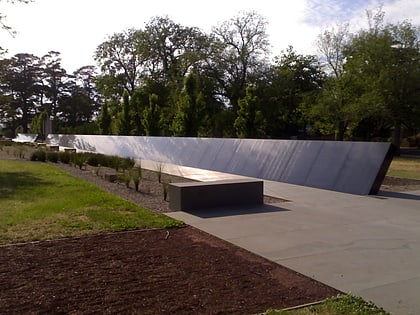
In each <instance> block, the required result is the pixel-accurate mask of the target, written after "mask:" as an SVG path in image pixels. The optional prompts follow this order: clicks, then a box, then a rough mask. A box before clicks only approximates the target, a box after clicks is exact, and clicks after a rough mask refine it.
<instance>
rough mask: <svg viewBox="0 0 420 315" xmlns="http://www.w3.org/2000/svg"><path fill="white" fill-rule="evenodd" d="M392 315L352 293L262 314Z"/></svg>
mask: <svg viewBox="0 0 420 315" xmlns="http://www.w3.org/2000/svg"><path fill="white" fill-rule="evenodd" d="M310 314H317V315H349V314H352V315H390V313H388V312H386V311H385V310H384V309H382V308H379V307H377V306H376V305H375V304H373V303H372V302H366V301H364V300H363V299H362V298H361V297H357V296H354V295H351V294H347V295H339V296H336V297H332V298H328V299H326V300H325V301H324V302H323V303H320V304H317V305H313V306H308V307H304V308H297V309H291V310H267V311H266V312H265V313H263V314H262V315H310Z"/></svg>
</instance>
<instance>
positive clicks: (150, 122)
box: [142, 94, 161, 136]
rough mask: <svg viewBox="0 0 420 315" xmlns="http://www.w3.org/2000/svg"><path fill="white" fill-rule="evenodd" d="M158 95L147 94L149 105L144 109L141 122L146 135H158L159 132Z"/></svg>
mask: <svg viewBox="0 0 420 315" xmlns="http://www.w3.org/2000/svg"><path fill="white" fill-rule="evenodd" d="M158 99H159V97H158V96H157V95H156V94H150V95H149V106H147V107H146V108H145V109H144V112H143V119H142V124H143V128H144V131H145V133H146V136H158V135H159V133H160V128H159V121H160V118H161V117H160V114H161V113H160V108H159V105H158Z"/></svg>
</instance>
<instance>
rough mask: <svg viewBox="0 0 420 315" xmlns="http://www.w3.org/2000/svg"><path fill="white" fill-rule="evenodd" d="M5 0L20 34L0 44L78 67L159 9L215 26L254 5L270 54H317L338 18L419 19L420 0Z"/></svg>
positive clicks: (361, 21) (354, 21)
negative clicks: (375, 13) (380, 13)
mask: <svg viewBox="0 0 420 315" xmlns="http://www.w3.org/2000/svg"><path fill="white" fill-rule="evenodd" d="M0 1H1V12H2V13H3V14H6V15H7V23H8V24H9V25H11V26H13V27H14V28H15V29H16V31H17V35H16V36H15V37H14V38H13V37H11V36H10V35H9V34H7V33H6V32H4V31H3V32H1V33H0V46H2V47H4V48H7V49H8V50H9V55H14V54H16V53H21V52H25V53H33V54H35V55H37V56H42V55H44V54H46V53H47V52H48V51H50V50H55V51H59V52H61V55H62V65H63V67H64V68H65V69H66V70H67V71H69V72H72V71H74V70H76V69H77V68H78V67H81V66H84V65H87V64H94V61H93V58H92V56H93V53H94V51H95V49H96V47H97V46H98V45H99V44H101V43H102V42H103V41H104V40H106V38H107V36H108V35H112V34H113V33H116V32H121V31H123V30H125V29H127V28H142V27H143V26H144V24H145V23H147V22H148V21H149V20H150V19H151V18H152V17H154V16H163V15H168V16H169V17H171V18H172V19H173V20H174V21H175V22H176V23H179V24H182V25H186V26H196V27H199V28H201V29H202V30H203V31H205V32H210V30H211V28H212V27H213V26H216V25H218V24H219V23H221V22H223V21H225V20H228V19H230V18H232V17H233V16H235V15H236V14H238V12H240V11H250V10H253V11H256V12H258V13H259V14H261V15H262V16H264V17H265V18H266V19H267V20H268V23H269V24H268V34H269V39H270V43H271V44H272V49H271V51H272V55H273V56H276V55H279V54H280V53H281V51H282V50H284V49H286V48H287V47H288V45H292V46H293V47H294V48H295V49H296V50H297V51H298V52H299V53H302V54H316V53H317V50H316V47H315V45H314V42H315V40H316V37H317V36H318V34H320V32H321V31H322V30H323V29H325V28H328V27H332V26H334V25H336V24H337V23H342V22H350V24H351V25H352V26H353V29H358V28H360V27H363V26H365V25H366V14H365V12H366V10H367V9H375V8H378V7H379V6H380V5H383V10H384V11H385V13H386V20H387V21H390V22H397V21H402V20H404V19H409V20H411V21H412V22H413V23H415V24H417V25H420V1H419V0H384V1H378V0H293V1H290V0H283V1H280V0H278V1H273V0H252V1H251V0H212V1H208V2H201V1H196V0H178V1H173V0H159V1H155V2H151V1H139V0H118V1H109V0H34V2H32V3H30V4H14V5H12V4H9V3H6V2H5V0H0Z"/></svg>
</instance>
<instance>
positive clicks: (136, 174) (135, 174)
mask: <svg viewBox="0 0 420 315" xmlns="http://www.w3.org/2000/svg"><path fill="white" fill-rule="evenodd" d="M131 178H132V180H133V182H134V189H135V190H136V191H139V185H140V180H141V178H142V173H141V165H139V166H138V167H134V168H133V169H132V170H131Z"/></svg>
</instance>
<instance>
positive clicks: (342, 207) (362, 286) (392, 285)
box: [142, 162, 420, 315]
mask: <svg viewBox="0 0 420 315" xmlns="http://www.w3.org/2000/svg"><path fill="white" fill-rule="evenodd" d="M142 166H143V167H148V168H151V169H156V166H155V164H153V162H142ZM165 172H168V173H171V174H175V175H181V176H185V177H189V178H193V179H198V180H216V179H227V178H236V177H239V176H235V175H229V174H223V173H217V172H209V171H204V170H197V169H192V168H187V167H179V166H175V165H167V164H165ZM264 185H265V194H267V195H270V196H274V197H279V198H284V199H287V200H290V201H289V202H282V203H278V204H275V205H264V206H261V207H258V208H249V209H242V210H238V209H236V210H232V209H218V210H216V211H215V210H213V211H199V212H195V213H186V212H172V213H170V214H169V215H170V216H171V217H173V218H176V219H180V220H183V221H184V222H185V223H187V224H190V225H192V226H194V227H197V228H199V229H201V230H204V231H206V232H208V233H210V234H213V235H215V236H218V237H220V238H222V239H225V240H227V241H229V242H231V243H233V244H235V245H237V246H240V247H243V248H245V249H247V250H249V251H251V252H254V253H256V254H259V255H261V256H263V257H266V258H268V259H270V260H272V261H275V262H277V263H279V264H281V265H284V266H287V267H289V268H291V269H293V270H296V271H298V272H300V273H302V274H305V275H307V276H309V277H312V278H314V279H317V280H319V281H321V282H323V283H326V284H328V285H330V286H332V287H335V288H337V289H339V290H341V291H344V292H348V293H352V294H354V295H359V296H362V297H363V298H364V299H366V300H371V301H373V302H374V303H375V304H377V305H379V306H381V307H383V308H384V309H386V310H388V311H390V312H392V313H395V314H403V315H404V314H420V191H416V192H407V193H387V192H381V193H380V194H379V195H378V196H357V195H350V194H344V193H338V192H332V191H326V190H320V189H314V188H308V187H302V186H295V185H290V184H284V183H278V182H271V181H265V183H264Z"/></svg>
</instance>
